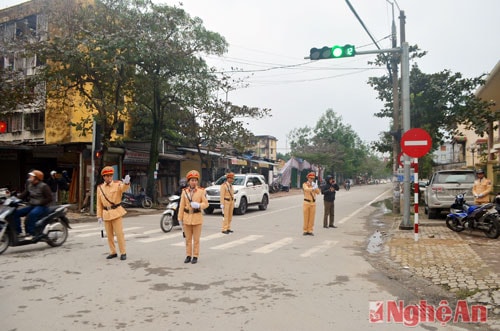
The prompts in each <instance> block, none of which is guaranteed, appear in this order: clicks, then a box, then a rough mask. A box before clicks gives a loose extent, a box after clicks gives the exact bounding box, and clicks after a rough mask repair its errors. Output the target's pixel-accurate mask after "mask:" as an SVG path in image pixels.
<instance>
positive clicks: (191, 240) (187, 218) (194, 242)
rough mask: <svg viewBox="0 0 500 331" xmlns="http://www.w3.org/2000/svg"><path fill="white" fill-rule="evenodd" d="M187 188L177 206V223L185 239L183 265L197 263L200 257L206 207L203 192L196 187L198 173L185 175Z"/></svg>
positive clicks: (192, 171) (198, 179)
mask: <svg viewBox="0 0 500 331" xmlns="http://www.w3.org/2000/svg"><path fill="white" fill-rule="evenodd" d="M186 179H187V182H188V186H187V187H186V188H185V189H183V190H182V192H181V202H180V205H179V221H181V222H182V228H183V230H184V235H185V237H186V259H185V260H184V263H189V262H191V263H192V264H195V263H197V262H198V257H199V255H200V237H201V227H202V224H203V213H202V212H201V211H202V210H203V209H205V208H207V207H208V200H207V197H206V195H205V190H204V189H203V188H201V187H199V186H198V183H199V181H200V173H199V172H198V171H196V170H191V171H190V172H188V173H187V175H186Z"/></svg>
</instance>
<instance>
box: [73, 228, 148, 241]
mask: <svg viewBox="0 0 500 331" xmlns="http://www.w3.org/2000/svg"><path fill="white" fill-rule="evenodd" d="M137 229H142V226H133V227H130V228H125V229H123V232H125V231H131V230H137ZM76 231H80V232H82V231H81V230H76ZM88 231H92V232H91V233H84V234H77V235H76V236H75V237H78V238H87V237H92V236H95V235H96V233H99V235H100V233H101V229H96V228H94V229H89V230H88ZM94 231H95V232H94ZM71 232H74V231H71ZM129 236H130V235H129ZM125 237H127V235H125Z"/></svg>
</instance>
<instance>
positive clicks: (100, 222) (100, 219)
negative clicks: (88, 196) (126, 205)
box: [97, 217, 102, 226]
mask: <svg viewBox="0 0 500 331" xmlns="http://www.w3.org/2000/svg"><path fill="white" fill-rule="evenodd" d="M97 224H99V226H102V218H101V217H99V218H98V219H97Z"/></svg>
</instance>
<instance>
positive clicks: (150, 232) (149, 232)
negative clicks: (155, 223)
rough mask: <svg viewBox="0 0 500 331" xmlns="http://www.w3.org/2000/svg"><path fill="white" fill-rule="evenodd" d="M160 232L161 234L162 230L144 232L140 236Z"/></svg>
mask: <svg viewBox="0 0 500 331" xmlns="http://www.w3.org/2000/svg"><path fill="white" fill-rule="evenodd" d="M161 232H163V230H162V229H155V230H149V231H144V232H143V233H142V234H153V233H161Z"/></svg>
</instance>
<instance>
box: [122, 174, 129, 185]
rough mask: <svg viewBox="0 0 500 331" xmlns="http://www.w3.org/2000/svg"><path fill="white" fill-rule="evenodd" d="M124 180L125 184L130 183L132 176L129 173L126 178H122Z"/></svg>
mask: <svg viewBox="0 0 500 331" xmlns="http://www.w3.org/2000/svg"><path fill="white" fill-rule="evenodd" d="M122 182H123V184H130V176H129V175H125V178H124V179H122Z"/></svg>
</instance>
